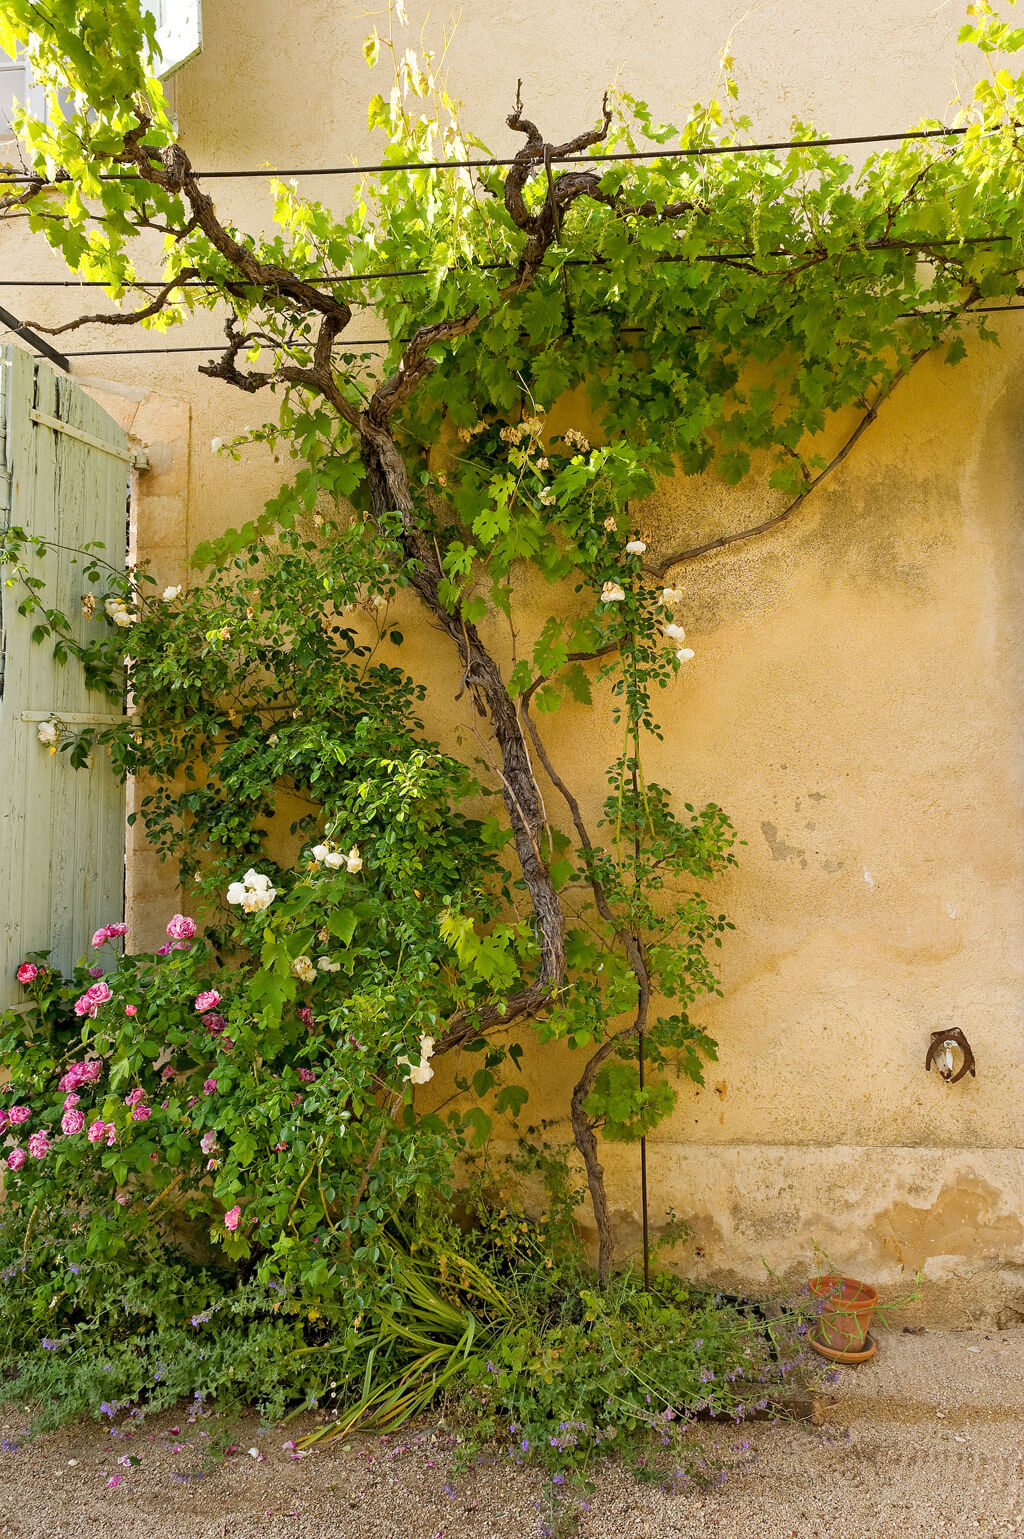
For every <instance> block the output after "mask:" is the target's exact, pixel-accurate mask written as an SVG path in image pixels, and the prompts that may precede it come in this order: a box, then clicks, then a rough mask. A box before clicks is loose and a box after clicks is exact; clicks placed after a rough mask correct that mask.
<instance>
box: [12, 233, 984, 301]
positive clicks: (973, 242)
mask: <svg viewBox="0 0 1024 1539" xmlns="http://www.w3.org/2000/svg"><path fill="white" fill-rule="evenodd" d="M1012 240H1013V236H1012V235H963V236H961V235H950V236H945V237H943V238H942V239H941V240H940V239H931V238H930V237H927V236H922V237H921V239H920V240H912V239H910V238H907V239H906V240H899V239H895V240H877V241H870V240H869V241H864V242H863V244H862V245H860V246H855V247H850V248H848V249H850V250H855V251H925V250H926V249H927V248H928V247H930V246H985V245H1000V244H1003V243H1005V242H1007V241H1012ZM846 249H847V248H844V252H843V253H838V252H837V253H835V255H841V254H845V251H846ZM829 254H830V253H827V252H825V253H823V252H822V251H821V248H820V247H815V246H808V247H806V248H805V249H804V250H802V251H787V250H784V249H782V248H781V247H776V248H773V249H772V250H770V251H761V252H757V251H700V252H697V253H696V254H691V253H678V254H676V253H674V252H662V253H661V254H660V255H659V256H658V257H657V258H656V260H657V261H658V262H659V263H665V262H736V261H742V260H745V259H750V258H754V257H758V258H760V257H790V258H792V259H793V260H794V261H799V260H800V259H801V258H802V257H809V256H821V255H829ZM515 266H516V263H515V262H512V261H507V262H504V261H502V262H473V263H471V264H469V265H468V266H466V267H451V268H449V269H448V271H449V272H450V273H461V272H495V271H498V270H501V269H505V268H513V267H515ZM609 266H611V260H610V258H608V257H599V256H593V257H569V258H567V259H566V261H564V262H563V263H562V267H609ZM548 270H549V271H554V269H552V268H549V269H548ZM430 272H431V269H430V268H429V267H403V268H395V269H393V270H389V271H380V272H368V273H324V274H322V275H321V276H319V277H317V278H315V279H314V278H307V279H305V280H304V281H306V282H316V283H371V282H372V283H376V282H378V281H380V280H382V279H388V278H425V277H428V276H429V275H430ZM169 282H170V279H169V278H126V279H125V280H124V281H123V283H122V285H121V287H122V288H130V289H134V288H164V287H166V285H167V284H168V283H169ZM228 283H234V284H236V285H238V286H240V287H242V288H273V287H274V285H273V284H259V283H245V281H244V280H243V279H239V278H229V277H223V278H187V279H183V281H182V282H181V283H179V284H176V285H175V287H177V288H182V289H208V288H217V287H218V286H220V285H224V284H228ZM113 286H114V285H113V284H111V283H110V282H108V281H106V280H104V279H102V278H83V279H76V278H24V279H21V278H0V288H3V289H15V288H21V289H64V288H67V289H107V288H112V287H113ZM353 303H358V301H353Z"/></svg>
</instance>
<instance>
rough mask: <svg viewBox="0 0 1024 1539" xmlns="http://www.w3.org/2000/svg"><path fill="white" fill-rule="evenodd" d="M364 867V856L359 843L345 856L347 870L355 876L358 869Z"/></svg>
mask: <svg viewBox="0 0 1024 1539" xmlns="http://www.w3.org/2000/svg"><path fill="white" fill-rule="evenodd" d="M362 869H363V857H362V856H361V855H360V853H359V846H358V844H354V845H353V846H352V848H351V849H350V850H349V852H348V854H347V856H346V857H345V870H346V871H348V872H350V873H351V875H352V876H355V874H356V872H357V871H361V870H362Z"/></svg>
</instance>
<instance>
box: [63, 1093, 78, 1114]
mask: <svg viewBox="0 0 1024 1539" xmlns="http://www.w3.org/2000/svg"><path fill="white" fill-rule="evenodd" d="M81 1099H82V1097H81V1096H80V1095H66V1096H65V1097H64V1110H65V1111H70V1110H71V1108H72V1106H77V1105H78V1103H79V1101H80V1100H81Z"/></svg>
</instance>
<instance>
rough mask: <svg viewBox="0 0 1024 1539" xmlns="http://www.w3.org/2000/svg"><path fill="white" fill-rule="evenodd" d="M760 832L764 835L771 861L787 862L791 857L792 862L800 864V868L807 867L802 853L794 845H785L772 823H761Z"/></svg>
mask: <svg viewBox="0 0 1024 1539" xmlns="http://www.w3.org/2000/svg"><path fill="white" fill-rule="evenodd" d="M761 832H762V833H763V834H764V838H765V843H766V844H767V846H768V848H769V849H770V850H771V852H772V860H789V859H790V857H791V856H792V858H793V859H794V860H798V861H799V862H800V864H801V866H806V865H807V861H806V860H805V859H804V851H803V850H801V849H798V848H797V846H796V845H795V844H787V843H786V841H785V840H784V839H780V838H779V830H778V829H777V828H776V827H775V824H774V823H762V824H761Z"/></svg>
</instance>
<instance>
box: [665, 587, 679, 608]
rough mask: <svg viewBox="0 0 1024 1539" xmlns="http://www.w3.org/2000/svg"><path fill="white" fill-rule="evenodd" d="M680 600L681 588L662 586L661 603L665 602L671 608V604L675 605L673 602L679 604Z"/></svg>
mask: <svg viewBox="0 0 1024 1539" xmlns="http://www.w3.org/2000/svg"><path fill="white" fill-rule="evenodd" d="M682 601H683V590H682V588H662V590H661V602H662V603H663V604H667V605H668V607H669V609H671V608H672V607H673V605H675V604H681V603H682Z"/></svg>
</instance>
